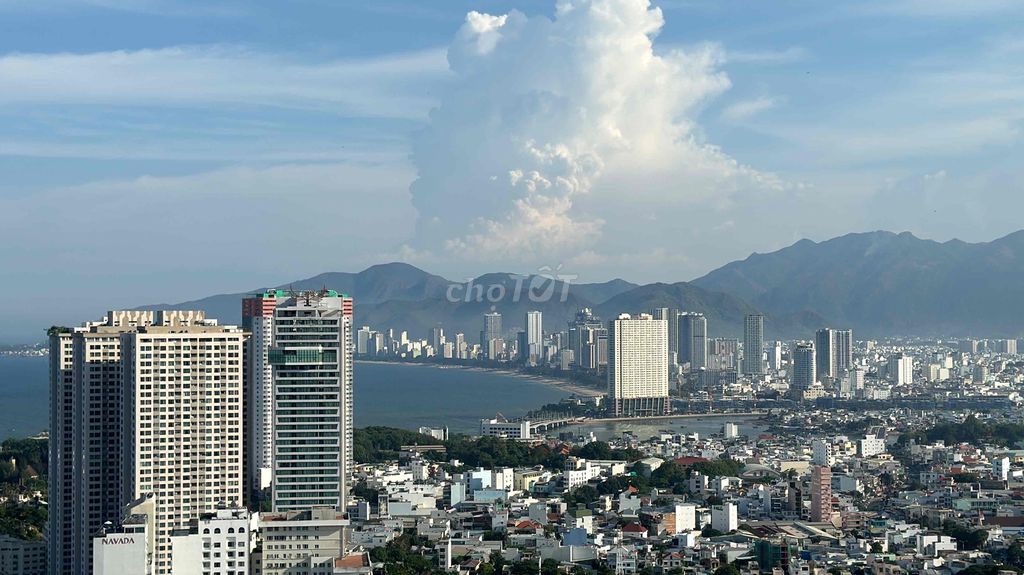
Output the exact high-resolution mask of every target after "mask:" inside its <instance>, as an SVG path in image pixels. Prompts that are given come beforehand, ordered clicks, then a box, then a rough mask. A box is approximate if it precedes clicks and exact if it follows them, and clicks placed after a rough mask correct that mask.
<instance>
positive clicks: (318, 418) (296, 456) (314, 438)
mask: <svg viewBox="0 0 1024 575" xmlns="http://www.w3.org/2000/svg"><path fill="white" fill-rule="evenodd" d="M282 295H285V294H282ZM286 295H287V297H283V298H282V297H278V294H277V293H275V294H274V300H275V307H274V308H273V310H272V313H273V315H272V322H273V336H272V337H273V342H272V345H271V347H270V348H269V349H268V350H267V353H268V360H269V362H270V364H271V366H272V369H273V387H272V389H273V392H274V401H273V402H272V410H273V411H272V414H271V415H270V416H269V418H270V419H271V421H272V422H273V426H272V427H273V438H272V441H273V473H272V480H271V487H272V499H273V508H274V510H275V511H292V510H299V509H309V508H311V507H318V506H325V507H330V508H332V509H337V510H344V509H345V504H346V498H347V492H348V475H349V473H351V470H352V425H353V420H352V351H353V342H352V339H353V338H352V335H353V334H352V331H353V330H352V298H350V297H348V296H347V295H344V294H340V293H338V292H336V291H334V290H327V289H324V290H320V291H311V292H302V293H291V294H286Z"/></svg>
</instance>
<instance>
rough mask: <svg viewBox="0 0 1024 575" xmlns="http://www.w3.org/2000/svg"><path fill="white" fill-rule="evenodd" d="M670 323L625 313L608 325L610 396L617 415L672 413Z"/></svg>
mask: <svg viewBox="0 0 1024 575" xmlns="http://www.w3.org/2000/svg"><path fill="white" fill-rule="evenodd" d="M667 358H668V322H667V321H666V320H663V319H654V318H653V317H651V316H650V315H648V314H640V315H639V316H637V317H630V316H629V314H622V315H620V316H619V317H618V319H614V320H612V321H610V322H608V393H609V395H610V396H611V402H610V409H611V411H612V413H613V414H614V415H616V416H623V415H626V416H634V415H662V414H667V413H669V411H670V409H671V404H670V403H669V399H668V359H667Z"/></svg>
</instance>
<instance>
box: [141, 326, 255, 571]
mask: <svg viewBox="0 0 1024 575" xmlns="http://www.w3.org/2000/svg"><path fill="white" fill-rule="evenodd" d="M245 339H246V335H245V333H244V332H243V331H242V330H241V329H240V328H237V327H231V326H226V327H222V326H216V325H204V324H202V323H199V324H193V323H190V324H182V325H174V324H161V325H153V326H142V327H139V328H137V329H136V330H135V331H132V332H128V333H123V334H121V347H122V366H123V367H122V370H123V377H124V381H125V387H126V389H125V394H126V395H125V397H126V409H125V417H124V426H125V431H126V433H125V439H124V453H125V457H124V471H123V473H124V478H123V480H122V482H121V483H122V485H123V487H124V498H123V500H131V499H139V498H141V497H143V496H146V495H147V494H152V495H153V496H154V501H155V510H154V514H155V535H154V539H155V542H156V551H155V553H154V557H153V572H154V573H157V574H163V573H170V572H171V565H172V557H171V551H172V550H171V534H172V532H174V531H175V530H179V529H185V528H188V526H189V524H190V522H191V521H192V520H193V519H196V518H198V517H199V516H200V515H201V514H203V513H208V512H211V511H214V510H215V509H217V508H218V507H222V506H225V505H229V506H238V505H242V503H243V492H244V481H245V469H244V466H243V460H242V457H243V451H244V445H243V441H244V439H243V437H244V426H243V416H242V401H243V397H242V393H243V387H244V386H243V377H242V369H243V367H242V354H243V348H244V346H245Z"/></svg>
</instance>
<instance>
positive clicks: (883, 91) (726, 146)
mask: <svg viewBox="0 0 1024 575" xmlns="http://www.w3.org/2000/svg"><path fill="white" fill-rule="evenodd" d="M659 10H660V13H659V12H658V11H659ZM470 12H473V13H474V14H475V15H474V16H470V17H467V14H469V13H470ZM510 12H511V15H509V16H507V17H502V16H503V15H506V14H509V13H510ZM1022 38H1024V7H1022V6H1021V4H1020V3H1019V1H1016V0H974V1H972V2H958V1H952V0H931V1H926V0H886V1H864V2H849V3H844V2H817V1H780V2H743V1H729V0H723V1H711V0H663V1H660V2H658V1H654V2H652V6H650V7H648V6H646V3H645V2H643V1H642V0H593V2H591V1H589V0H572V1H567V2H564V3H563V5H562V8H561V9H556V5H555V1H554V0H549V1H522V2H459V1H447V0H438V1H433V2H420V1H416V2H412V1H409V2H406V1H392V0H383V1H374V2H365V3H362V2H360V3H356V2H338V1H328V0H311V1H297V2H289V3H277V2H274V3H253V2H244V3H243V2H237V3H235V2H216V1H211V2H204V3H196V2H180V1H177V0H123V1H113V0H93V1H70V0H68V1H65V0H37V1H36V2H31V3H26V2H13V1H8V0H0V242H2V245H4V246H5V249H4V250H3V251H0V264H2V265H0V270H2V271H0V280H2V281H3V283H4V284H5V285H7V286H9V287H10V288H13V291H14V293H16V294H17V295H16V296H8V297H7V298H4V301H3V302H0V341H24V340H32V339H35V336H36V335H37V334H38V333H40V332H41V329H43V328H44V327H45V326H46V325H49V324H51V323H78V322H79V321H82V320H84V319H87V318H89V317H91V316H94V315H97V314H98V313H100V312H101V311H103V310H105V309H108V308H114V307H127V306H134V305H141V304H145V303H153V302H159V301H182V300H187V299H191V298H195V297H200V296H204V295H208V294H211V293H217V292H226V291H239V290H243V289H248V288H252V287H256V286H261V285H269V284H280V283H283V282H287V281H289V280H292V279H296V278H300V277H307V276H310V275H314V274H316V273H320V272H323V271H329V270H339V271H357V270H359V269H362V268H364V267H366V266H367V265H370V264H372V263H378V262H382V261H390V260H395V259H403V260H407V261H410V262H411V263H414V264H416V265H420V266H421V267H424V268H425V269H428V270H430V271H434V272H435V273H441V274H443V275H446V276H448V277H452V278H454V279H462V278H465V277H469V276H472V275H475V274H479V273H483V272H486V271H495V270H506V271H516V272H531V271H535V270H537V269H538V268H540V267H543V266H549V267H557V266H562V269H563V271H565V272H569V273H572V274H575V275H578V276H579V277H580V280H581V281H600V280H604V279H609V278H612V277H624V278H627V279H630V280H632V281H655V280H657V281H680V280H687V279H692V278H694V277H697V276H699V275H701V274H703V273H705V272H706V271H708V270H710V269H713V268H715V267H717V266H719V265H721V264H724V263H726V262H727V261H730V260H733V259H737V258H742V257H745V256H746V255H748V254H749V253H750V252H752V251H769V250H772V249H777V248H779V247H782V246H785V245H788V244H790V243H792V242H794V241H796V240H798V239H800V238H802V237H809V238H811V239H815V240H822V239H827V238H829V237H833V236H836V235H840V234H844V233H848V232H854V231H865V230H871V229H890V230H893V231H903V230H910V231H912V232H914V233H916V234H918V235H921V236H923V237H928V238H933V239H936V240H947V239H950V238H953V237H957V238H960V239H964V240H967V241H987V240H991V239H993V238H995V237H998V236H1001V235H1004V234H1006V233H1009V232H1012V231H1014V230H1016V229H1018V228H1019V227H1021V226H1020V224H1019V221H1018V220H1019V218H1018V216H1017V214H1019V213H1021V208H1024V189H1022V188H1024V185H1022V183H1021V182H1024V177H1022V176H1024V174H1022V172H1024V168H1022V166H1024V154H1022V144H1021V126H1022V120H1024V40H1022ZM645 39H646V40H645ZM431 110H434V112H433V113H431ZM417 178H418V181H417V183H416V184H415V185H413V186H412V188H410V185H411V184H412V183H413V181H414V180H417Z"/></svg>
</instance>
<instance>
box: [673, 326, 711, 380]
mask: <svg viewBox="0 0 1024 575" xmlns="http://www.w3.org/2000/svg"><path fill="white" fill-rule="evenodd" d="M677 317H678V321H677V322H676V323H677V324H678V327H679V357H678V361H679V364H680V365H682V364H689V365H690V371H692V372H696V371H699V370H700V369H701V368H705V367H707V366H708V320H707V318H705V317H704V314H702V313H681V314H679V315H678V316H677Z"/></svg>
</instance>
